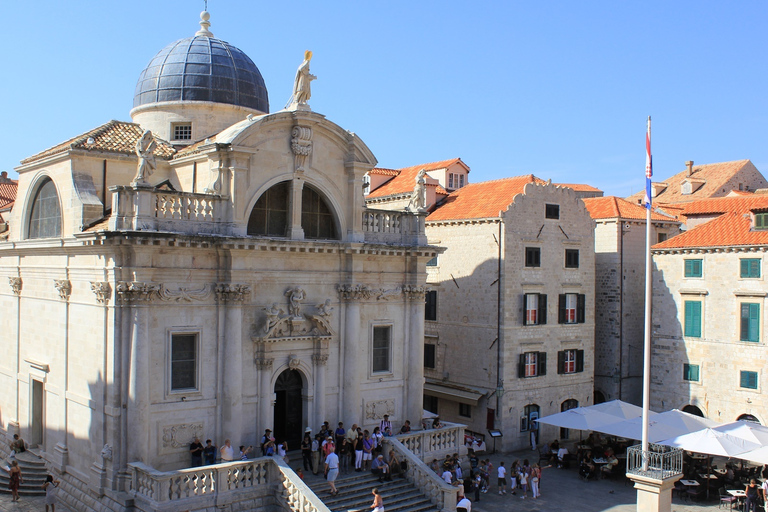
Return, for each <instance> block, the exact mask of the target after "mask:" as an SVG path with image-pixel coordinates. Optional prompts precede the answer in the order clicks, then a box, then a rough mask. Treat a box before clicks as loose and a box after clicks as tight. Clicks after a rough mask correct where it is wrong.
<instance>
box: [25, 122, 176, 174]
mask: <svg viewBox="0 0 768 512" xmlns="http://www.w3.org/2000/svg"><path fill="white" fill-rule="evenodd" d="M143 131H144V130H143V129H142V128H141V127H140V126H139V125H138V124H136V123H125V122H123V121H110V122H108V123H106V124H103V125H101V126H99V127H98V128H94V129H93V130H91V131H88V132H85V133H83V134H81V135H78V136H77V137H73V138H71V139H69V140H68V141H66V142H62V143H61V144H58V145H56V146H54V147H52V148H49V149H46V150H45V151H42V152H40V153H38V154H36V155H33V156H30V157H29V158H25V159H24V160H22V161H21V163H22V164H28V163H31V162H34V161H36V160H40V159H42V158H45V157H48V156H52V155H56V154H58V153H63V152H65V151H67V150H70V149H80V150H88V151H107V152H110V153H124V154H131V155H133V154H135V153H136V141H138V140H139V137H141V134H142V133H143ZM89 138H93V144H88V139H89ZM154 138H155V141H156V142H157V146H156V147H155V150H154V151H153V153H154V155H155V156H156V157H159V158H164V159H166V160H167V159H170V158H171V157H172V156H173V154H174V153H175V152H176V150H175V149H174V148H173V146H172V145H171V144H169V143H168V142H166V141H164V140H162V139H160V138H158V137H154Z"/></svg>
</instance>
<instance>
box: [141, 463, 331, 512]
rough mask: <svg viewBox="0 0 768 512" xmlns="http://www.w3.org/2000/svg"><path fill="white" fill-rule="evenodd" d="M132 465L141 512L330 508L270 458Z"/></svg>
mask: <svg viewBox="0 0 768 512" xmlns="http://www.w3.org/2000/svg"><path fill="white" fill-rule="evenodd" d="M128 466H129V467H130V468H131V488H130V493H131V495H132V496H133V498H134V503H135V506H136V509H137V510H140V511H142V512H149V511H176V510H185V511H190V512H191V511H198V510H199V511H202V510H210V509H212V508H220V507H221V506H223V505H230V504H234V503H239V504H241V505H242V504H245V506H246V507H251V508H253V509H258V508H263V507H265V506H266V507H267V508H271V507H270V505H272V504H276V505H277V506H282V508H284V509H286V510H291V511H294V512H330V511H329V510H328V508H327V507H325V505H323V503H322V502H321V501H320V499H319V498H317V496H315V495H314V493H312V491H311V490H310V489H309V488H308V487H307V486H306V485H305V484H304V482H302V480H301V479H300V478H299V477H298V475H296V474H295V473H294V472H293V471H292V470H291V469H290V468H289V467H288V466H287V465H286V464H285V462H283V461H282V460H278V459H273V458H271V457H261V458H258V459H251V460H247V461H238V462H230V463H227V464H215V465H212V466H202V467H198V468H189V469H181V470H178V471H156V470H155V469H153V468H151V467H149V466H147V465H145V464H142V463H140V462H135V463H131V464H128ZM276 496H282V497H283V499H284V501H281V500H280V499H279V498H276ZM240 508H242V509H244V508H243V507H240Z"/></svg>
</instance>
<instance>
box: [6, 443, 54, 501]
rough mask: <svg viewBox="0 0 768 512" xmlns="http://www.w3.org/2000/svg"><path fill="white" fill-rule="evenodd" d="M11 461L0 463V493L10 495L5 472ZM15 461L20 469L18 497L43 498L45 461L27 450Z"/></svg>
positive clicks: (17, 456) (45, 474)
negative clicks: (21, 481)
mask: <svg viewBox="0 0 768 512" xmlns="http://www.w3.org/2000/svg"><path fill="white" fill-rule="evenodd" d="M12 460H13V459H4V460H2V461H0V466H2V469H1V470H0V493H2V494H11V490H10V489H8V472H7V471H5V468H7V467H8V466H9V465H10V463H11V461H12ZM16 460H17V461H18V463H19V467H20V468H21V478H22V480H23V483H22V484H21V485H20V486H19V496H45V491H44V490H43V483H45V477H46V476H47V475H48V470H47V469H46V467H45V461H44V460H43V459H41V458H40V457H38V456H37V455H35V454H34V453H33V452H31V451H29V450H27V451H25V452H24V453H20V454H18V455H16Z"/></svg>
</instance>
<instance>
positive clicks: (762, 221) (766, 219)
mask: <svg viewBox="0 0 768 512" xmlns="http://www.w3.org/2000/svg"><path fill="white" fill-rule="evenodd" d="M753 215H754V216H755V230H757V231H764V230H766V229H768V212H760V213H753Z"/></svg>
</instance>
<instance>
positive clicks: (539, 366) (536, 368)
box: [517, 351, 547, 379]
mask: <svg viewBox="0 0 768 512" xmlns="http://www.w3.org/2000/svg"><path fill="white" fill-rule="evenodd" d="M531 372H533V373H531ZM546 374H547V353H546V352H535V351H529V352H522V353H521V354H520V355H519V359H518V365H517V376H518V377H519V378H521V379H530V378H533V377H543V376H545V375H546Z"/></svg>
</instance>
